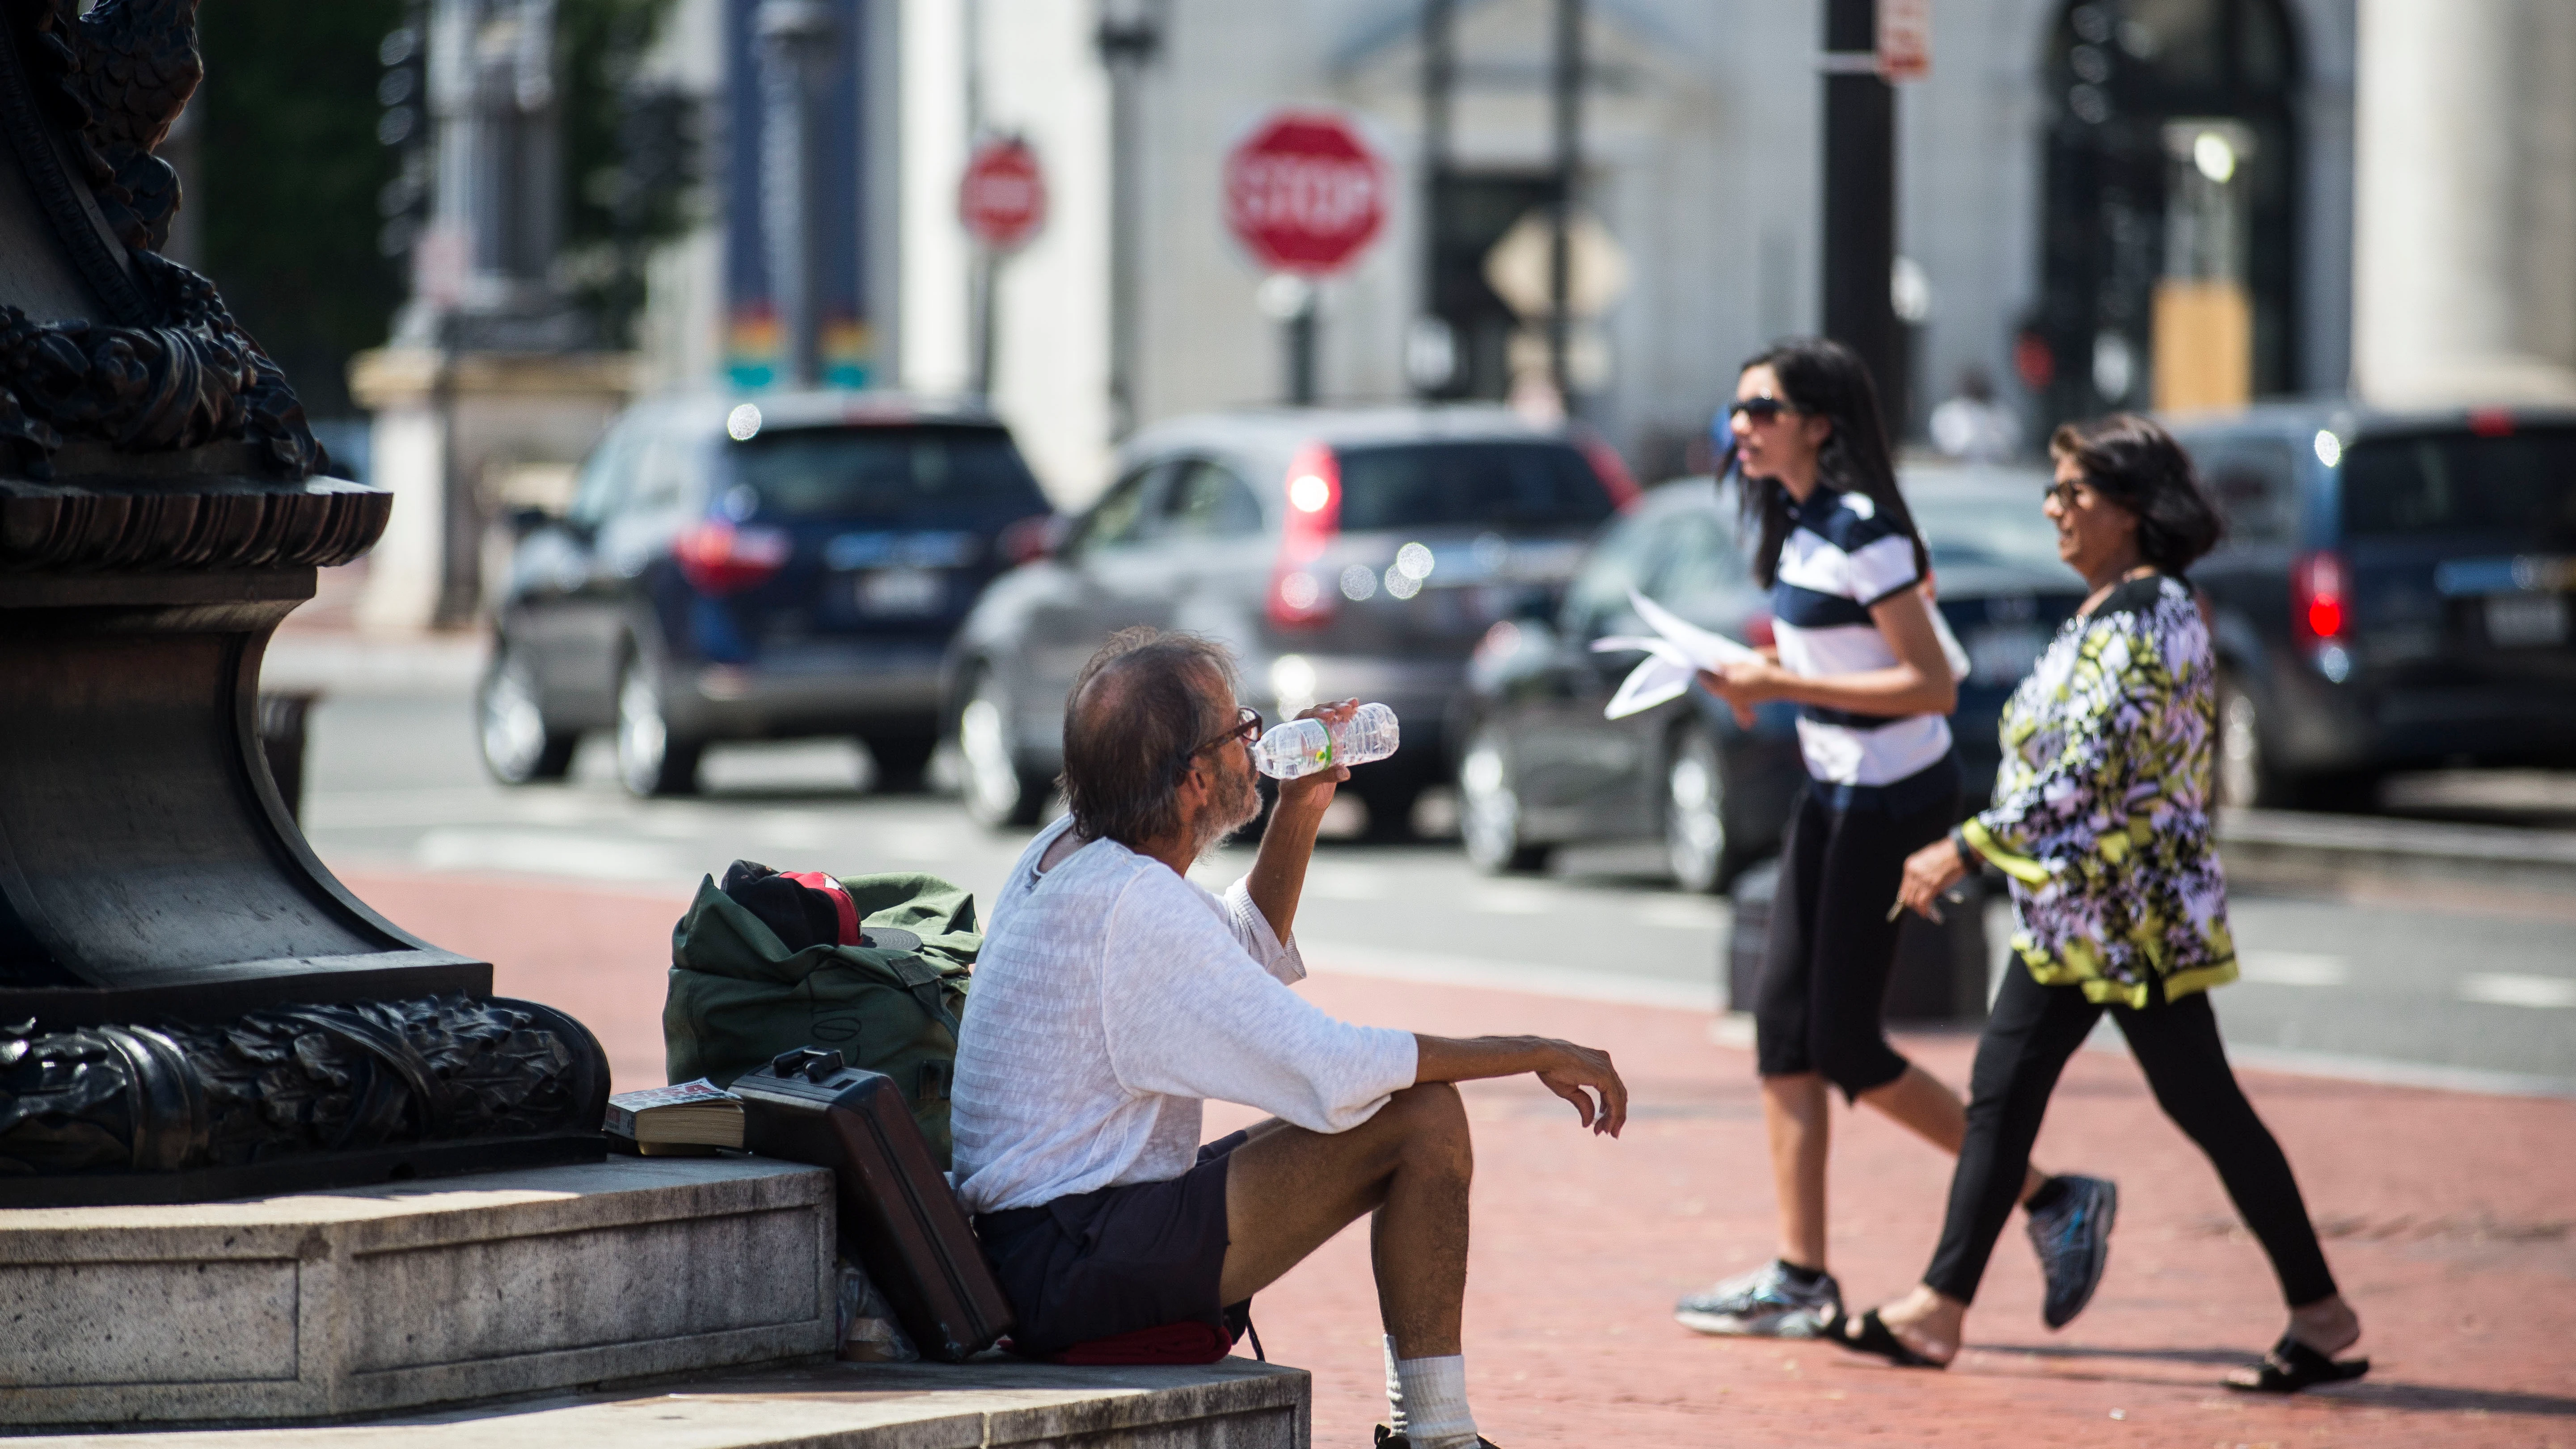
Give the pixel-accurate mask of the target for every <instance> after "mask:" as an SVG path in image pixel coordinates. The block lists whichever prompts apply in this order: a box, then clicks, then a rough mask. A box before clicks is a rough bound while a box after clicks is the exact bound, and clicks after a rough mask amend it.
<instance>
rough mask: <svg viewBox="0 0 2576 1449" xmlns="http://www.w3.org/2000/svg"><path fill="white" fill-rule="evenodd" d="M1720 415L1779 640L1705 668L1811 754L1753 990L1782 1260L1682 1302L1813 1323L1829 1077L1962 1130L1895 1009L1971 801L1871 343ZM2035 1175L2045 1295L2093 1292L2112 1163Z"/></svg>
mask: <svg viewBox="0 0 2576 1449" xmlns="http://www.w3.org/2000/svg"><path fill="white" fill-rule="evenodd" d="M1727 419H1728V426H1729V428H1730V429H1731V430H1732V432H1733V435H1734V443H1735V456H1736V459H1737V463H1738V466H1739V471H1740V473H1741V477H1742V485H1741V486H1742V492H1743V502H1744V512H1745V518H1746V524H1747V531H1748V532H1752V533H1754V534H1755V536H1756V537H1757V538H1758V540H1759V541H1758V543H1757V544H1756V546H1755V554H1754V560H1753V568H1754V574H1755V577H1756V578H1758V579H1759V580H1760V581H1761V582H1762V583H1763V585H1764V586H1766V587H1768V588H1769V589H1770V590H1771V613H1772V627H1773V630H1774V631H1775V636H1776V638H1777V639H1778V641H1779V643H1778V649H1777V657H1776V659H1771V660H1766V661H1764V662H1759V663H1745V664H1736V665H1730V666H1728V667H1727V668H1726V669H1725V670H1724V671H1723V672H1722V673H1712V674H1702V675H1701V676H1700V682H1701V683H1702V684H1703V685H1705V686H1706V687H1707V688H1708V689H1709V690H1711V691H1712V692H1714V693H1715V694H1717V695H1718V696H1719V697H1720V698H1722V699H1724V700H1725V701H1726V702H1727V703H1728V704H1730V705H1733V706H1734V708H1735V713H1736V718H1737V719H1738V720H1740V721H1742V722H1744V723H1745V724H1747V725H1748V726H1749V725H1750V724H1751V722H1752V718H1753V715H1752V710H1753V707H1754V706H1755V705H1758V704H1762V703H1766V702H1768V701H1771V700H1788V701H1792V702H1794V703H1796V704H1797V705H1798V706H1799V712H1798V743H1799V748H1800V752H1801V753H1802V754H1803V756H1804V757H1805V762H1806V767H1807V780H1806V783H1805V785H1804V786H1803V787H1802V788H1801V789H1800V791H1799V793H1798V798H1797V803H1796V804H1795V805H1794V806H1793V807H1792V810H1791V816H1790V822H1789V830H1788V835H1787V838H1786V839H1785V840H1784V841H1783V843H1782V846H1781V851H1780V877H1779V886H1778V889H1777V893H1776V894H1775V895H1774V897H1773V903H1772V907H1771V938H1770V944H1769V948H1768V952H1767V954H1766V956H1765V958H1764V962H1763V967H1762V985H1761V988H1760V991H1759V994H1758V995H1757V997H1756V1000H1755V1002H1754V1009H1753V1023H1754V1042H1755V1055H1756V1059H1757V1065H1758V1069H1759V1071H1760V1073H1761V1076H1762V1115H1763V1121H1764V1125H1765V1126H1766V1127H1767V1128H1768V1131H1769V1136H1770V1144H1771V1180H1772V1188H1773V1191H1774V1192H1775V1193H1776V1194H1777V1198H1778V1204H1779V1211H1780V1239H1779V1250H1778V1254H1777V1256H1776V1258H1775V1259H1774V1260H1773V1261H1772V1262H1769V1263H1766V1264H1764V1265H1763V1266H1761V1267H1759V1268H1756V1269H1754V1270H1753V1271H1751V1272H1749V1273H1746V1274H1743V1275H1741V1276H1739V1277H1736V1278H1732V1279H1729V1280H1727V1281H1725V1282H1722V1283H1719V1284H1718V1285H1717V1286H1716V1287H1714V1288H1711V1289H1710V1290H1708V1291H1707V1292H1705V1293H1695V1294H1692V1295H1691V1296H1689V1297H1687V1298H1684V1299H1683V1300H1682V1301H1681V1303H1680V1304H1679V1306H1678V1307H1677V1308H1676V1309H1675V1312H1674V1316H1675V1317H1676V1318H1678V1319H1679V1320H1680V1321H1681V1323H1682V1324H1683V1325H1684V1326H1685V1327H1688V1328H1693V1329H1696V1330H1698V1331H1700V1332H1702V1333H1713V1334H1727V1335H1742V1336H1751V1337H1769V1338H1810V1337H1814V1336H1816V1335H1818V1334H1820V1333H1823V1332H1825V1331H1826V1329H1827V1327H1828V1325H1830V1324H1832V1323H1833V1322H1835V1321H1837V1320H1838V1319H1839V1317H1840V1315H1841V1311H1842V1295H1841V1290H1840V1289H1839V1288H1838V1287H1837V1286H1836V1285H1835V1283H1834V1279H1833V1277H1832V1275H1831V1274H1830V1273H1828V1272H1827V1271H1826V1258H1825V1236H1826V1235H1825V1160H1826V1148H1827V1121H1828V1119H1827V1101H1826V1092H1827V1090H1828V1087H1829V1086H1830V1087H1832V1088H1838V1089H1840V1090H1841V1092H1842V1093H1843V1095H1844V1097H1845V1098H1846V1099H1847V1100H1849V1101H1851V1102H1855V1103H1865V1104H1867V1105H1868V1106H1870V1107H1872V1108H1875V1109H1876V1110H1878V1111H1880V1112H1884V1113H1886V1114H1887V1115H1888V1116H1889V1117H1891V1118H1894V1119H1895V1120H1896V1121H1897V1122H1899V1123H1901V1124H1903V1125H1904V1126H1906V1127H1908V1128H1910V1129H1912V1130H1913V1131H1914V1132H1915V1133H1917V1134H1918V1135H1920V1136H1922V1137H1923V1138H1924V1139H1925V1140H1927V1141H1929V1142H1931V1143H1932V1144H1933V1145H1934V1146H1936V1147H1939V1148H1941V1149H1942V1150H1943V1151H1946V1152H1952V1153H1955V1152H1957V1151H1958V1150H1959V1143H1960V1139H1961V1137H1962V1135H1963V1134H1964V1133H1965V1131H1966V1117H1965V1114H1964V1112H1963V1110H1962V1109H1961V1107H1960V1104H1959V1098H1958V1096H1957V1095H1956V1094H1955V1093H1953V1092H1952V1091H1951V1090H1950V1089H1949V1088H1948V1087H1945V1086H1943V1085H1942V1084H1941V1083H1940V1082H1939V1081H1937V1080H1935V1079H1934V1078H1933V1077H1932V1076H1931V1075H1930V1074H1928V1073H1926V1072H1925V1071H1924V1070H1923V1069H1922V1068H1920V1067H1917V1066H1915V1065H1913V1064H1912V1063H1910V1062H1908V1061H1906V1059H1905V1058H1904V1057H1902V1056H1900V1055H1898V1054H1897V1052H1896V1049H1895V1048H1894V1047H1891V1046H1890V1045H1888V1041H1887V1031H1886V1027H1885V1025H1884V1023H1883V1022H1882V1020H1881V1007H1882V1004H1883V1002H1884V1000H1885V998H1886V995H1887V977H1888V972H1889V970H1890V968H1891V967H1893V965H1894V964H1895V960H1896V932H1897V918H1896V915H1895V914H1894V913H1893V912H1892V911H1891V910H1890V909H1889V903H1890V902H1892V901H1894V900H1895V899H1896V888H1897V884H1898V880H1899V878H1900V875H1901V874H1902V871H1903V869H1904V864H1905V858H1906V857H1907V856H1908V855H1910V854H1912V853H1913V852H1914V851H1916V850H1917V849H1919V848H1921V847H1922V846H1924V845H1926V844H1928V843H1932V842H1937V841H1939V840H1940V839H1941V838H1942V835H1943V832H1945V831H1947V830H1948V829H1949V828H1950V826H1951V823H1952V822H1953V821H1955V820H1957V819H1958V818H1959V814H1958V811H1959V789H1960V774H1959V763H1958V759H1957V757H1956V756H1955V755H1954V754H1953V753H1952V751H1951V747H1950V726H1949V721H1948V720H1947V719H1945V718H1944V716H1946V715H1948V714H1949V713H1950V711H1951V709H1952V708H1953V707H1954V706H1955V705H1956V703H1957V699H1958V686H1957V681H1956V680H1955V679H1954V677H1953V676H1952V674H1951V671H1950V665H1949V661H1948V658H1947V655H1946V654H1945V652H1944V650H1943V648H1942V644H1941V638H1940V635H1939V634H1938V633H1937V632H1936V630H1935V627H1934V623H1933V614H1932V605H1931V603H1930V601H1929V599H1928V598H1927V596H1926V595H1927V590H1926V587H1925V585H1926V584H1927V583H1928V581H1929V577H1930V573H1931V563H1930V559H1929V557H1928V555H1927V554H1926V553H1925V551H1924V547H1923V540H1922V538H1921V536H1920V535H1919V534H1918V533H1917V532H1916V530H1915V527H1914V519H1913V515H1912V514H1911V513H1910V512H1909V511H1908V510H1907V509H1906V506H1905V499H1904V497H1903V496H1902V495H1900V494H1899V493H1898V492H1897V487H1896V469H1895V465H1894V463H1893V462H1892V461H1891V460H1890V458H1889V456H1888V450H1887V440H1886V435H1885V433H1884V431H1883V430H1882V428H1881V426H1880V423H1879V411H1878V391H1877V389H1876V388H1875V387H1874V386H1873V385H1872V384H1871V382H1870V377H1869V371H1868V369H1867V368H1866V367H1864V366H1863V365H1862V363H1861V361H1860V359H1859V358H1858V357H1857V356H1855V355H1854V354H1853V353H1852V352H1851V351H1850V350H1849V349H1848V348H1845V347H1843V346H1842V345H1840V344H1839V343H1834V342H1829V341H1824V340H1821V339H1805V340H1797V341H1790V342H1784V343H1781V344H1779V345H1777V346H1775V347H1773V348H1772V349H1771V350H1769V351H1767V352H1765V353H1763V354H1762V355H1761V356H1759V357H1756V358H1754V359H1753V360H1752V361H1750V362H1748V363H1746V364H1745V365H1744V368H1743V371H1742V373H1741V374H1740V375H1739V376H1738V377H1737V379H1736V387H1735V402H1734V405H1733V406H1732V407H1731V408H1729V409H1728V413H1727ZM2025 1177H2026V1179H2027V1180H2026V1181H2025V1182H2022V1183H2019V1184H2016V1190H2015V1191H2014V1192H2013V1193H2012V1194H2011V1195H2010V1196H2009V1197H2008V1198H2007V1199H2006V1207H2007V1209H2009V1207H2010V1205H2011V1202H2012V1201H2013V1200H2015V1199H2022V1200H2031V1199H2033V1198H2034V1195H2036V1194H2041V1193H2043V1192H2044V1193H2045V1194H2046V1195H2045V1196H2044V1197H2038V1198H2037V1199H2036V1200H2033V1201H2032V1224H2031V1230H2032V1236H2033V1239H2034V1241H2036V1242H2038V1243H2040V1245H2041V1261H2042V1266H2043V1268H2044V1269H2045V1270H2046V1271H2047V1273H2048V1276H2049V1279H2050V1286H2051V1295H2052V1298H2055V1297H2059V1296H2065V1297H2072V1298H2077V1299H2080V1298H2081V1297H2082V1296H2084V1295H2086V1294H2089V1293H2090V1291H2091V1284H2090V1282H2089V1281H2088V1280H2086V1279H2085V1277H2084V1264H2085V1262H2086V1260H2087V1256H2088V1254H2089V1252H2090V1248H2089V1237H2090V1236H2091V1235H2093V1233H2094V1230H2093V1229H2092V1227H2091V1225H2093V1224H2096V1223H2099V1224H2102V1225H2103V1226H2107V1223H2108V1218H2109V1213H2110V1209H2111V1202H2112V1190H2111V1185H2110V1184H2109V1183H2106V1182H2097V1181H2094V1180H2092V1179H2087V1178H2067V1179H2058V1180H2055V1181H2051V1180H2049V1179H2047V1178H2044V1177H2043V1176H2041V1175H2040V1174H2039V1173H2037V1172H2028V1173H2026V1174H2025ZM2096 1261H2097V1265H2098V1258H2097V1259H2096ZM2061 1280H2063V1282H2062V1283H2061ZM2069 1316H2072V1315H2071V1314H2070V1315H2069Z"/></svg>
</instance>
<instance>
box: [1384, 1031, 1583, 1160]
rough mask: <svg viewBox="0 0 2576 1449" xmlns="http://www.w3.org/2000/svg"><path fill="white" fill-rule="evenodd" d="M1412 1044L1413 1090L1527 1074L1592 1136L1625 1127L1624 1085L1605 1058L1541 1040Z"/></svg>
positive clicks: (1431, 1039)
mask: <svg viewBox="0 0 2576 1449" xmlns="http://www.w3.org/2000/svg"><path fill="white" fill-rule="evenodd" d="M1413 1044H1414V1067H1413V1080H1414V1082H1415V1084H1416V1085H1419V1084H1421V1083H1423V1082H1473V1081H1480V1080H1483V1079H1485V1078H1489V1077H1517V1076H1519V1075H1520V1074H1521V1073H1523V1072H1528V1073H1530V1074H1532V1075H1534V1076H1536V1077H1537V1078H1538V1079H1539V1081H1540V1083H1541V1084H1543V1085H1544V1086H1546V1088H1547V1089H1548V1090H1549V1091H1551V1092H1554V1093H1555V1094H1557V1095H1558V1096H1560V1097H1563V1098H1564V1099H1565V1100H1567V1101H1569V1102H1572V1103H1573V1104H1574V1110H1575V1112H1576V1113H1577V1114H1578V1115H1579V1116H1581V1117H1582V1118H1583V1125H1584V1126H1586V1127H1589V1128H1591V1129H1592V1130H1593V1131H1594V1132H1595V1133H1598V1134H1602V1135H1605V1136H1610V1137H1616V1136H1618V1135H1619V1129H1620V1128H1622V1127H1625V1126H1627V1125H1628V1084H1627V1083H1626V1082H1623V1081H1621V1080H1619V1069H1618V1068H1616V1067H1614V1066H1612V1065H1610V1054H1609V1053H1608V1052H1605V1051H1596V1050H1594V1049H1593V1048H1591V1047H1586V1046H1576V1045H1575V1044H1574V1043H1572V1042H1570V1041H1554V1040H1551V1039H1549V1038H1547V1037H1540V1036H1478V1037H1467V1038H1464V1039H1461V1038H1457V1037H1445V1036H1423V1035H1421V1034H1419V1033H1416V1034H1415V1036H1414V1038H1413ZM1596 1095H1597V1096H1598V1098H1599V1101H1598V1104H1597V1105H1596V1103H1595V1101H1594V1098H1595V1096H1596Z"/></svg>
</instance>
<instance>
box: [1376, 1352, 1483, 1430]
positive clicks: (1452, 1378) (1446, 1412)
mask: <svg viewBox="0 0 2576 1449" xmlns="http://www.w3.org/2000/svg"><path fill="white" fill-rule="evenodd" d="M1386 1403H1387V1409H1388V1417H1387V1427H1388V1428H1390V1429H1393V1430H1394V1431H1395V1432H1396V1433H1398V1434H1402V1435H1403V1436H1404V1437H1405V1442H1406V1443H1408V1444H1410V1445H1412V1446H1413V1449H1475V1445H1476V1416H1475V1415H1473V1414H1471V1413H1469V1412H1468V1411H1467V1358H1466V1355H1464V1354H1456V1353H1453V1354H1446V1355H1443V1356H1442V1357H1439V1358H1397V1357H1396V1356H1395V1338H1394V1337H1393V1335H1389V1336H1388V1338H1387V1340H1386Z"/></svg>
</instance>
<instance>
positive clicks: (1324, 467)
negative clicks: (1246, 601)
mask: <svg viewBox="0 0 2576 1449" xmlns="http://www.w3.org/2000/svg"><path fill="white" fill-rule="evenodd" d="M1341 531H1342V465H1341V460H1340V459H1338V458H1335V457H1334V456H1333V450H1332V449H1330V448H1328V447H1326V446H1324V445H1323V444H1321V443H1308V444H1307V445H1306V446H1304V447H1302V448H1299V449H1298V450H1297V456H1296V457H1295V458H1294V459H1293V460H1291V461H1290V463H1289V464H1288V516H1287V520H1286V522H1285V523H1284V524H1282V526H1281V528H1280V536H1279V560H1278V562H1277V563H1276V564H1275V565H1273V566H1272V568H1271V570H1270V603H1269V614H1270V622H1271V623H1273V624H1278V625H1281V626H1283V627H1286V628H1312V627H1314V626H1315V625H1318V624H1321V623H1323V622H1324V621H1325V620H1326V619H1329V618H1331V617H1332V616H1333V590H1332V589H1331V588H1329V587H1327V585H1328V583H1329V581H1328V580H1326V579H1325V578H1324V576H1323V574H1322V573H1321V572H1320V567H1321V564H1322V560H1323V557H1324V550H1325V548H1326V547H1327V546H1328V545H1329V544H1331V542H1332V541H1333V538H1334V536H1335V535H1336V534H1339V533H1340V532H1341Z"/></svg>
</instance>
